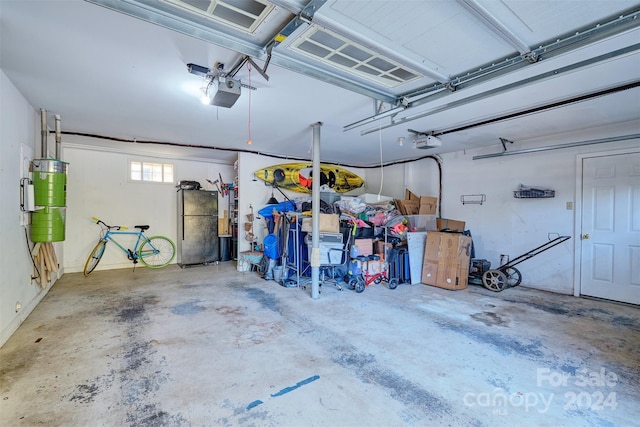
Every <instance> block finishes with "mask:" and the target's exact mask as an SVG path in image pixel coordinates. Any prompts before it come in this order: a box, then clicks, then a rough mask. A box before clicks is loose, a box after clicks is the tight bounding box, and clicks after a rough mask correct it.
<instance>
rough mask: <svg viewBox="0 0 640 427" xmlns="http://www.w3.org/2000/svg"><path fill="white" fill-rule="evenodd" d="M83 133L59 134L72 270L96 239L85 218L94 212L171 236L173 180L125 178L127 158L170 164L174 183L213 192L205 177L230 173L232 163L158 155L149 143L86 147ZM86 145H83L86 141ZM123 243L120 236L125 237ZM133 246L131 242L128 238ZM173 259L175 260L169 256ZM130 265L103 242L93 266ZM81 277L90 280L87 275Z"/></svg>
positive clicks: (221, 201)
mask: <svg viewBox="0 0 640 427" xmlns="http://www.w3.org/2000/svg"><path fill="white" fill-rule="evenodd" d="M87 139H91V138H86V137H80V136H68V137H65V138H63V156H64V160H65V161H67V162H69V174H68V184H67V206H68V208H67V224H68V226H67V238H66V241H65V242H64V253H65V270H66V271H67V272H78V271H82V269H83V268H84V263H85V261H86V259H87V256H88V254H89V252H90V251H91V249H92V248H93V247H94V245H95V244H96V242H97V241H98V237H99V232H100V227H99V226H98V225H96V224H95V222H93V221H92V220H91V217H93V216H95V217H98V218H100V219H102V220H103V221H105V222H106V223H107V224H110V225H126V226H128V227H130V228H132V227H133V226H134V225H138V224H149V225H150V226H151V228H150V229H149V231H148V232H147V233H148V234H149V235H150V236H153V235H163V236H167V237H169V238H171V239H172V240H174V241H176V239H177V230H178V229H177V221H178V215H177V191H176V190H177V189H176V184H175V182H174V183H171V184H160V183H140V182H133V181H130V180H129V173H128V167H129V161H132V160H140V161H149V162H155V163H172V164H173V165H174V173H175V181H176V182H177V181H180V180H194V181H198V182H200V184H202V186H203V188H204V189H207V190H214V189H215V188H214V186H212V185H211V184H209V183H207V181H206V179H210V180H211V181H214V180H215V179H217V178H218V174H222V177H223V179H224V180H225V182H227V181H231V180H232V178H233V176H234V171H233V165H229V164H225V163H218V162H215V161H213V160H210V159H198V158H189V157H188V155H189V152H188V151H187V152H186V154H185V155H183V156H180V157H168V156H167V155H166V154H164V155H163V156H162V157H159V156H157V155H155V154H154V151H153V147H152V146H150V147H149V146H147V147H146V148H140V147H136V146H131V144H127V143H117V142H114V143H113V147H111V148H97V147H96V146H95V144H93V145H94V146H93V147H92V146H91V144H92V141H87ZM86 144H89V145H86ZM228 200H229V198H228V197H224V198H223V197H221V196H220V195H219V197H218V207H219V210H220V213H222V210H225V209H226V210H228ZM125 241H126V240H125ZM131 243H132V244H131V247H133V242H131ZM174 263H175V260H174ZM127 267H132V264H131V262H130V261H129V260H128V259H127V258H125V256H124V254H123V253H122V252H121V251H119V250H117V248H115V247H110V246H107V251H106V252H105V256H104V258H103V259H102V260H101V261H100V264H99V265H98V267H97V268H96V270H104V269H112V268H127ZM87 280H90V278H88V279H87Z"/></svg>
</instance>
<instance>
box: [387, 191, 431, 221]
mask: <svg viewBox="0 0 640 427" xmlns="http://www.w3.org/2000/svg"><path fill="white" fill-rule="evenodd" d="M393 202H394V203H395V205H396V208H397V209H398V211H400V213H401V214H402V215H435V214H436V210H437V208H438V198H437V197H431V196H416V195H415V194H413V193H412V192H411V191H409V190H405V191H404V200H400V199H394V200H393Z"/></svg>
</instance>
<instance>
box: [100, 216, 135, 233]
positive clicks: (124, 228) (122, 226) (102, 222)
mask: <svg viewBox="0 0 640 427" xmlns="http://www.w3.org/2000/svg"><path fill="white" fill-rule="evenodd" d="M91 219H92V220H94V221H95V222H96V224H102V225H104V226H105V227H107V228H108V229H109V230H111V229H114V230H128V229H129V227H127V226H124V225H108V224H107V223H106V222H104V221H102V220H101V219H100V218H97V217H95V216H92V217H91Z"/></svg>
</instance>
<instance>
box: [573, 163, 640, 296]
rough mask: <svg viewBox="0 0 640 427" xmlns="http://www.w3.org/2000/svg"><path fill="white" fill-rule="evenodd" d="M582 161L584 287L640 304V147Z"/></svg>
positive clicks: (596, 293) (594, 293)
mask: <svg viewBox="0 0 640 427" xmlns="http://www.w3.org/2000/svg"><path fill="white" fill-rule="evenodd" d="M582 166H583V168H582V171H583V177H582V208H583V210H582V233H581V235H580V236H579V237H580V238H581V239H582V260H581V279H580V293H581V294H582V295H589V296H594V297H599V298H606V299H610V300H615V301H622V302H628V303H631V304H640V152H638V153H631V154H620V155H611V156H602V157H592V158H585V159H583V164H582Z"/></svg>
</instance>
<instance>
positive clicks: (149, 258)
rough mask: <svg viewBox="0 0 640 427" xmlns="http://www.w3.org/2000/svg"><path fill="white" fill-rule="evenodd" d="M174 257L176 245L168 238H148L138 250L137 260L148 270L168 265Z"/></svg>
mask: <svg viewBox="0 0 640 427" xmlns="http://www.w3.org/2000/svg"><path fill="white" fill-rule="evenodd" d="M175 256H176V244H175V243H173V241H171V239H169V238H168V237H164V236H154V237H149V238H148V239H147V240H146V241H145V242H144V243H143V244H142V246H140V249H139V250H138V259H140V262H142V263H143V264H144V265H145V266H147V267H149V268H161V267H164V266H166V265H168V264H169V263H170V262H171V261H173V258H174V257H175Z"/></svg>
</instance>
